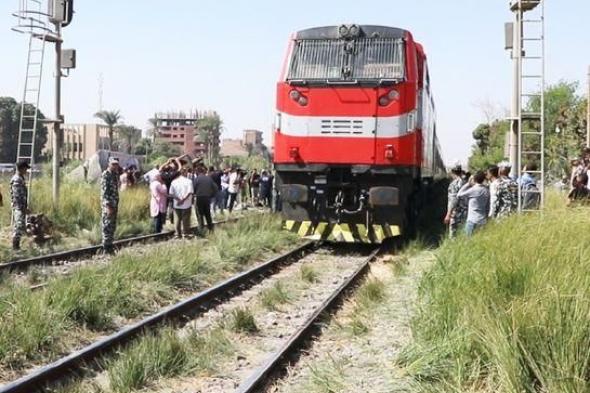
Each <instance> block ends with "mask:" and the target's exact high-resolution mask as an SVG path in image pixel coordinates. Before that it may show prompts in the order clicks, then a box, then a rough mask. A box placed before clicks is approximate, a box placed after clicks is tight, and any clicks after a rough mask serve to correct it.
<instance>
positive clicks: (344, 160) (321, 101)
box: [274, 25, 445, 243]
mask: <svg viewBox="0 0 590 393" xmlns="http://www.w3.org/2000/svg"><path fill="white" fill-rule="evenodd" d="M274 164H275V169H276V174H277V188H278V190H279V192H280V197H281V201H282V210H283V215H284V218H285V225H286V227H287V228H288V229H289V230H292V231H294V232H298V233H299V234H300V235H301V236H308V237H315V238H318V239H325V240H332V241H345V242H365V243H380V242H381V241H383V240H384V239H385V238H388V237H395V236H398V235H400V234H402V233H403V232H404V231H406V230H408V229H409V228H410V227H411V225H412V222H413V216H414V211H415V210H416V209H415V208H414V205H415V200H416V199H417V196H418V195H419V194H420V192H422V191H423V190H424V187H425V184H427V183H428V182H429V181H430V180H431V179H433V178H434V177H435V176H437V175H438V174H443V173H444V170H445V168H444V164H443V161H442V158H441V153H440V147H439V144H438V138H437V134H436V124H435V111H434V102H433V98H432V93H431V87H430V77H429V73H428V66H427V61H426V55H425V53H424V50H423V48H422V46H421V45H420V44H418V43H417V42H415V41H414V39H413V37H412V34H411V33H410V32H409V31H406V30H402V29H398V28H392V27H383V26H365V25H360V26H359V25H342V26H328V27H317V28H311V29H307V30H302V31H300V32H298V33H296V34H294V35H293V36H292V37H291V40H290V42H289V48H288V53H287V57H286V60H285V63H284V66H283V70H282V73H281V77H280V81H279V83H278V85H277V119H276V124H275V132H274Z"/></svg>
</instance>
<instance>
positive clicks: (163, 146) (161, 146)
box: [148, 141, 182, 163]
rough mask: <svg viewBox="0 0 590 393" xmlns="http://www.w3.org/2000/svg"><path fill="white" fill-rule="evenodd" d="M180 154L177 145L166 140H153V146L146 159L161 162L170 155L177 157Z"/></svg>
mask: <svg viewBox="0 0 590 393" xmlns="http://www.w3.org/2000/svg"><path fill="white" fill-rule="evenodd" d="M180 154H182V152H181V149H180V147H179V146H176V145H173V144H171V143H166V142H161V141H158V142H155V143H154V144H153V148H152V150H151V152H150V154H149V156H148V161H149V162H151V163H154V162H158V163H162V162H164V161H166V160H167V159H168V158H170V157H178V156H179V155H180Z"/></svg>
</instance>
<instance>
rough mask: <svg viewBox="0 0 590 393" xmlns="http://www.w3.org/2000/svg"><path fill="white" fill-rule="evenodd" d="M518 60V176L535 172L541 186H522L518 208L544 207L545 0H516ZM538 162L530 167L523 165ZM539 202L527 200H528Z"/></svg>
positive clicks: (513, 4) (520, 177) (538, 184)
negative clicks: (530, 202)
mask: <svg viewBox="0 0 590 393" xmlns="http://www.w3.org/2000/svg"><path fill="white" fill-rule="evenodd" d="M511 9H512V11H513V12H515V13H516V21H517V23H516V25H515V28H514V32H515V34H516V40H515V43H516V48H514V56H515V59H516V61H517V62H518V73H519V75H518V79H519V81H518V83H519V88H518V95H519V97H518V106H519V110H518V114H517V118H516V119H515V120H516V121H517V122H518V168H517V173H518V178H519V179H521V182H522V177H523V175H524V174H525V173H528V174H529V175H530V176H533V177H534V178H535V181H536V185H537V187H536V188H534V187H531V188H525V187H524V185H523V184H522V183H521V186H520V187H519V188H518V189H519V191H518V210H519V211H521V212H523V211H540V210H541V209H542V208H543V206H544V203H545V180H546V177H545V175H546V174H545V4H544V1H543V0H514V1H512V3H511ZM525 163H527V164H534V167H533V168H529V169H527V170H526V171H525V170H523V165H524V164H525ZM531 199H532V200H533V201H538V203H532V204H527V203H525V202H526V201H527V200H528V201H530V200H531Z"/></svg>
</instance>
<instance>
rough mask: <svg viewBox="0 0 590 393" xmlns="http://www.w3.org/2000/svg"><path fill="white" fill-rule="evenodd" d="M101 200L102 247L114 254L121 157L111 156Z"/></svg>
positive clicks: (101, 184) (102, 182) (102, 183)
mask: <svg viewBox="0 0 590 393" xmlns="http://www.w3.org/2000/svg"><path fill="white" fill-rule="evenodd" d="M100 201H101V204H100V205H101V207H102V214H101V217H102V247H103V250H104V252H105V253H107V254H113V253H114V252H115V249H114V248H113V242H114V240H115V230H116V229H117V212H118V209H119V159H118V158H115V157H110V158H109V166H108V167H107V169H106V170H105V171H104V172H103V173H102V177H101V179H100Z"/></svg>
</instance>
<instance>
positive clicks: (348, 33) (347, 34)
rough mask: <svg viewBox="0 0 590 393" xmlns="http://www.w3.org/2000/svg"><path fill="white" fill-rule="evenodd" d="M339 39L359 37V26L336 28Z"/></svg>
mask: <svg viewBox="0 0 590 393" xmlns="http://www.w3.org/2000/svg"><path fill="white" fill-rule="evenodd" d="M338 34H339V35H340V38H344V39H353V38H357V37H358V36H360V35H361V28H360V27H359V25H340V27H339V28H338Z"/></svg>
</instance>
